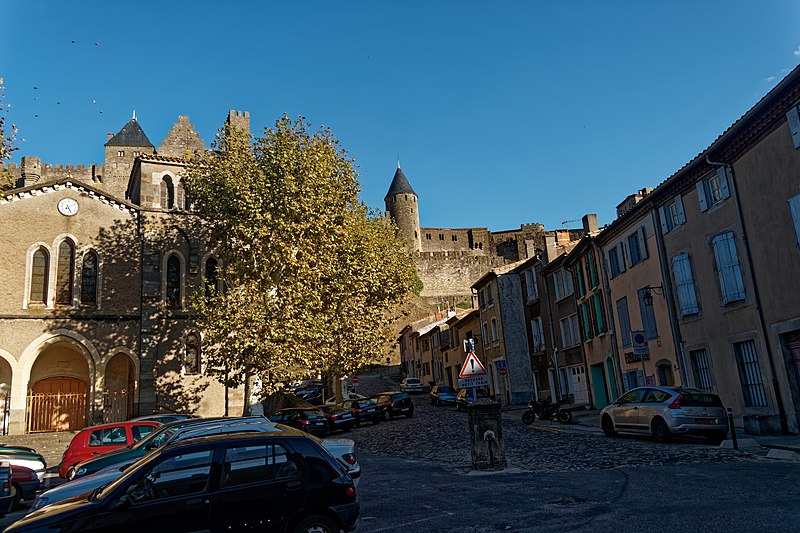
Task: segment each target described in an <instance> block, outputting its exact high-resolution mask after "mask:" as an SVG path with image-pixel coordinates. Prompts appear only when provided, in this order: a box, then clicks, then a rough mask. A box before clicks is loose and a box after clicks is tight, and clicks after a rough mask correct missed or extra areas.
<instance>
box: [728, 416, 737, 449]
mask: <svg viewBox="0 0 800 533" xmlns="http://www.w3.org/2000/svg"><path fill="white" fill-rule="evenodd" d="M728 428H729V429H730V430H731V440H732V441H733V449H734V450H738V449H739V443H738V442H737V441H736V426H734V425H733V409H731V408H730V407H728Z"/></svg>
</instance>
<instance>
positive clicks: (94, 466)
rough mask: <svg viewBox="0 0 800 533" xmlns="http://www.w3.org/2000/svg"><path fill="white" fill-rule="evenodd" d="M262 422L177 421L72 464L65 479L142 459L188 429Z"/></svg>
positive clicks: (255, 418)
mask: <svg viewBox="0 0 800 533" xmlns="http://www.w3.org/2000/svg"><path fill="white" fill-rule="evenodd" d="M250 419H253V420H264V418H263V417H245V418H221V417H217V418H192V419H187V420H177V421H175V422H171V423H169V424H164V425H162V426H161V427H159V428H158V429H157V430H155V431H153V432H151V433H150V434H149V435H147V436H146V437H145V438H143V439H141V440H139V441H137V442H135V443H134V444H131V445H129V446H126V447H124V448H118V449H115V450H111V451H109V452H106V453H103V454H100V455H93V456H91V457H89V458H87V459H84V460H83V461H80V462H79V463H76V464H74V465H73V466H72V467H70V468H69V469H68V470H67V479H70V480H72V479H76V478H81V477H83V476H88V475H91V474H94V473H95V472H97V471H99V470H102V469H103V468H106V467H108V466H111V465H116V464H119V463H126V462H128V463H129V462H132V461H135V460H137V459H139V458H140V457H144V456H145V455H147V454H148V453H150V452H152V451H153V450H155V449H156V448H159V447H161V446H163V445H164V444H166V443H167V442H169V441H170V440H172V439H176V438H179V437H180V435H181V434H185V433H186V432H187V431H189V430H190V429H194V428H198V427H203V428H206V427H209V426H214V425H217V424H219V423H225V422H226V421H227V423H235V422H238V421H240V420H250Z"/></svg>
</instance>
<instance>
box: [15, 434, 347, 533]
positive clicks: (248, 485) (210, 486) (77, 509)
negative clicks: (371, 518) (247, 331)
mask: <svg viewBox="0 0 800 533" xmlns="http://www.w3.org/2000/svg"><path fill="white" fill-rule="evenodd" d="M212 502H213V504H212ZM358 514H359V504H358V500H357V498H356V489H355V486H354V484H353V480H352V479H351V478H350V476H348V475H347V470H345V469H344V468H343V467H342V465H341V464H340V463H339V462H338V461H336V460H335V459H334V458H333V457H332V456H331V455H330V453H328V452H327V451H326V450H325V449H324V448H323V447H322V446H320V445H319V443H318V442H317V441H316V439H314V438H313V437H311V436H309V435H307V434H305V433H303V432H301V431H297V430H294V429H290V428H286V429H285V430H284V431H278V432H270V433H234V434H230V435H221V436H215V437H203V438H198V439H189V440H186V441H182V442H179V443H176V444H172V445H169V446H164V447H162V448H160V449H158V450H156V451H155V452H154V453H152V454H151V455H149V456H147V457H146V458H144V459H142V460H141V461H139V462H137V463H135V464H133V465H131V467H130V468H129V469H127V470H126V472H125V473H124V474H123V476H122V477H121V478H119V479H118V480H117V481H114V482H112V483H111V484H110V485H108V486H106V487H105V488H104V489H98V490H95V491H94V492H92V493H91V494H90V495H89V496H88V497H85V498H84V497H75V498H70V499H68V500H64V501H62V502H60V503H59V504H57V505H51V506H47V507H45V508H43V509H39V510H36V511H34V512H32V513H30V514H29V515H27V516H26V517H24V518H22V519H21V520H20V521H18V522H16V523H14V524H13V525H12V526H11V527H10V528H9V529H7V530H6V531H8V532H16V533H19V532H32V531H44V530H48V531H56V530H62V531H63V530H66V528H70V529H71V530H75V531H78V530H79V531H115V532H126V531H131V532H134V531H136V532H139V531H148V530H149V531H167V530H170V531H201V530H205V531H244V530H246V529H251V528H252V526H253V525H254V524H263V525H266V527H265V528H264V530H265V531H276V532H277V531H281V532H282V531H289V532H292V533H300V532H303V533H310V532H327V533H334V532H338V531H340V530H345V531H352V530H354V529H355V526H356V520H357V519H358Z"/></svg>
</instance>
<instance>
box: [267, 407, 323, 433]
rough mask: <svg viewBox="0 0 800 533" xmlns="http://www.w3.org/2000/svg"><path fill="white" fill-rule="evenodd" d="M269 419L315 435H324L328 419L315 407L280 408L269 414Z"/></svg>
mask: <svg viewBox="0 0 800 533" xmlns="http://www.w3.org/2000/svg"><path fill="white" fill-rule="evenodd" d="M269 419H270V420H271V421H273V422H277V423H280V424H285V425H287V426H290V427H293V428H295V429H300V430H303V431H307V432H308V433H313V434H315V435H326V434H327V433H328V419H327V418H325V415H324V414H323V413H322V411H320V410H319V409H317V408H316V407H292V408H289V409H281V410H280V411H276V412H274V413H272V414H271V415H269Z"/></svg>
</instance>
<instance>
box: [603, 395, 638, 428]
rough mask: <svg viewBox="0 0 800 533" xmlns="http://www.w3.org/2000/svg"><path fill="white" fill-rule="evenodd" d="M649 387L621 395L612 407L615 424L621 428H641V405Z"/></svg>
mask: <svg viewBox="0 0 800 533" xmlns="http://www.w3.org/2000/svg"><path fill="white" fill-rule="evenodd" d="M646 390H647V389H634V390H632V391H628V392H626V393H625V394H623V395H622V396H620V397H619V398H618V399H617V401H616V402H614V407H613V408H612V409H611V411H612V414H613V417H614V426H615V427H617V428H619V429H634V430H638V429H639V407H640V404H641V401H642V397H643V396H644V393H645V391H646Z"/></svg>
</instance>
